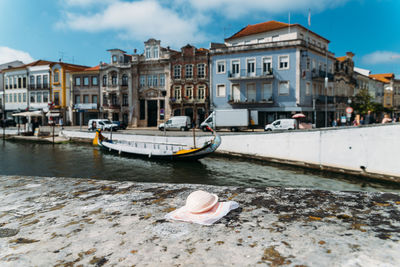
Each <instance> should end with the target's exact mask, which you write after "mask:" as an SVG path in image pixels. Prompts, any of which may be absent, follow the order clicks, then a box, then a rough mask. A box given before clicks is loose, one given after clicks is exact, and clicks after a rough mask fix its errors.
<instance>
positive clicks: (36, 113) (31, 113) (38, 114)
mask: <svg viewBox="0 0 400 267" xmlns="http://www.w3.org/2000/svg"><path fill="white" fill-rule="evenodd" d="M12 115H13V116H14V117H41V116H42V112H40V111H26V112H20V113H15V114H12Z"/></svg>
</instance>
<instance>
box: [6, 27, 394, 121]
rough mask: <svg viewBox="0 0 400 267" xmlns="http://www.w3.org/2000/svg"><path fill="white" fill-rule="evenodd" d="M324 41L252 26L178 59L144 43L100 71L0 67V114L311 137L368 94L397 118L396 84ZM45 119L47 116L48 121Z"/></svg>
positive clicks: (297, 31)
mask: <svg viewBox="0 0 400 267" xmlns="http://www.w3.org/2000/svg"><path fill="white" fill-rule="evenodd" d="M329 43H330V41H329V40H327V39H326V38H324V37H322V36H320V35H318V34H317V33H315V32H312V31H310V30H309V29H307V28H305V27H303V26H302V25H300V24H287V23H282V22H277V21H268V22H264V23H260V24H255V25H249V26H247V27H245V28H243V29H242V30H240V31H239V32H237V33H235V34H234V35H232V36H231V37H229V38H227V39H225V40H224V43H211V45H210V47H209V49H204V48H196V47H194V46H192V45H186V46H184V47H182V48H181V50H180V51H175V50H173V49H170V48H169V47H162V46H161V43H160V41H159V40H155V39H149V40H148V41H146V42H144V51H143V53H137V51H136V49H135V50H134V51H133V53H127V52H126V51H123V50H120V49H110V50H108V52H109V53H110V61H109V62H107V63H103V62H100V64H99V65H98V66H95V67H89V66H80V65H74V64H68V63H64V62H51V61H45V60H38V61H35V62H32V63H29V64H22V62H12V63H10V64H6V65H1V66H0V71H1V72H0V79H1V80H0V82H1V83H0V86H1V87H0V98H1V101H0V102H1V106H0V107H1V110H2V113H4V114H5V116H6V117H7V118H9V117H11V116H12V114H13V113H16V112H18V111H22V110H41V111H43V114H44V116H43V118H42V123H47V118H48V117H52V118H53V119H55V120H58V119H60V118H62V119H63V121H64V123H66V124H73V125H80V124H86V123H87V122H88V120H89V119H92V118H108V119H111V120H114V121H116V120H118V121H123V122H125V123H126V124H128V125H129V126H131V127H152V126H156V125H157V124H158V123H160V122H163V121H165V120H166V119H168V118H169V117H171V116H178V115H187V116H190V117H191V118H192V119H193V121H194V122H195V123H196V124H197V125H198V124H199V123H200V122H202V121H203V120H204V118H205V117H206V116H207V115H208V114H209V113H210V111H211V110H213V109H236V108H246V109H250V110H256V111H257V112H258V124H259V125H261V126H263V125H265V124H267V123H270V122H272V121H273V120H275V119H279V118H288V117H291V116H292V115H293V114H294V113H297V112H302V113H304V114H305V115H306V116H307V118H308V119H309V120H310V121H312V122H314V123H316V125H317V127H319V126H324V125H330V121H332V120H334V119H336V118H339V117H341V116H343V115H345V109H346V107H347V106H348V105H349V103H350V100H351V97H352V96H354V95H355V94H356V93H357V92H358V90H360V89H368V91H369V93H370V95H371V96H372V98H373V100H374V101H375V102H377V103H381V104H382V105H383V106H384V107H386V108H389V109H392V110H393V112H394V113H395V114H397V113H400V80H396V79H395V76H394V74H391V73H389V74H371V73H370V71H368V70H364V69H360V68H357V67H355V66H354V61H353V56H354V54H353V53H351V52H348V53H346V55H345V56H342V57H336V56H335V54H334V53H332V52H331V51H329ZM49 113H50V116H45V114H47V115H49Z"/></svg>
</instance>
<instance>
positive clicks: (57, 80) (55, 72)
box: [53, 70, 60, 83]
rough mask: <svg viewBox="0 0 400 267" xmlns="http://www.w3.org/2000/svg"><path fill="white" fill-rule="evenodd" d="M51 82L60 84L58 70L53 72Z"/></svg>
mask: <svg viewBox="0 0 400 267" xmlns="http://www.w3.org/2000/svg"><path fill="white" fill-rule="evenodd" d="M53 81H54V82H55V83H58V82H60V72H59V71H58V70H54V74H53Z"/></svg>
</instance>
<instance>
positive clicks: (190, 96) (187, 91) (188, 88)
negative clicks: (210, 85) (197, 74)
mask: <svg viewBox="0 0 400 267" xmlns="http://www.w3.org/2000/svg"><path fill="white" fill-rule="evenodd" d="M185 96H186V99H193V86H186V88H185Z"/></svg>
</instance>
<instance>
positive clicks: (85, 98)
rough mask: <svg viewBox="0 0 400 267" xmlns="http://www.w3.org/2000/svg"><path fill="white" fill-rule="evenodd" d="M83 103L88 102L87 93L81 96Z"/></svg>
mask: <svg viewBox="0 0 400 267" xmlns="http://www.w3.org/2000/svg"><path fill="white" fill-rule="evenodd" d="M83 103H85V104H87V103H89V95H84V96H83Z"/></svg>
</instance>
